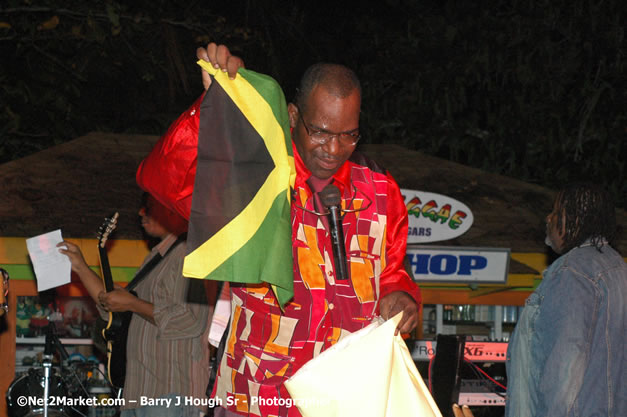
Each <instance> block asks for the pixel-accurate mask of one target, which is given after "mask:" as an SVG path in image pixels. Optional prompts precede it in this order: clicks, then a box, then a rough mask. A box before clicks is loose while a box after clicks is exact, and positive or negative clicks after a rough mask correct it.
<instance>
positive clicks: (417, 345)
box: [407, 340, 507, 362]
mask: <svg viewBox="0 0 627 417" xmlns="http://www.w3.org/2000/svg"><path fill="white" fill-rule="evenodd" d="M412 343H413V345H412ZM407 346H408V347H409V349H410V351H411V356H412V359H413V360H414V361H429V360H431V358H432V357H433V355H435V350H436V346H437V342H434V341H431V340H413V341H409V340H408V341H407ZM506 354H507V342H472V341H466V343H465V347H464V359H466V360H469V361H472V362H505V358H506Z"/></svg>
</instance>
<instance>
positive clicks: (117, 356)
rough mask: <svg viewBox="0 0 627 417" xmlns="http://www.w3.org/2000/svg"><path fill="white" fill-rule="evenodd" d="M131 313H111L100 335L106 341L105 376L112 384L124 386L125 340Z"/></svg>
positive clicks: (119, 386)
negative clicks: (111, 315) (111, 316)
mask: <svg viewBox="0 0 627 417" xmlns="http://www.w3.org/2000/svg"><path fill="white" fill-rule="evenodd" d="M132 318H133V313H131V312H130V311H126V312H123V313H113V319H112V320H110V321H109V323H108V326H107V327H106V328H104V329H102V337H103V338H104V340H105V341H106V342H107V377H108V378H109V381H110V382H111V384H113V386H115V387H118V388H123V387H124V378H125V377H126V342H127V339H128V328H129V325H130V324H131V319H132Z"/></svg>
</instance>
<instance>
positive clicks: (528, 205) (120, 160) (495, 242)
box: [0, 133, 627, 254]
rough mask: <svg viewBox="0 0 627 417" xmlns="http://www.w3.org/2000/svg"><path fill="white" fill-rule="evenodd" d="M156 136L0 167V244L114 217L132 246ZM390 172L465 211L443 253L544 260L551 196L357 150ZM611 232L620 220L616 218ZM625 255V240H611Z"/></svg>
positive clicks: (89, 232)
mask: <svg viewBox="0 0 627 417" xmlns="http://www.w3.org/2000/svg"><path fill="white" fill-rule="evenodd" d="M157 139H158V138H157V137H156V136H146V135H122V134H110V133H90V134H88V135H86V136H83V137H80V138H78V139H75V140H72V141H69V142H67V143H64V144H62V145H58V146H55V147H53V148H50V149H47V150H44V151H41V152H39V153H37V154H34V155H30V156H28V157H25V158H22V159H19V160H15V161H11V162H8V163H6V164H3V165H0V178H2V181H0V195H2V199H1V200H0V217H1V218H2V223H1V224H0V236H1V237H31V236H35V235H38V234H41V233H44V232H48V231H50V230H54V229H57V228H61V230H62V232H63V235H64V236H66V237H74V238H93V237H95V233H96V231H97V229H98V227H99V226H100V224H101V223H102V221H103V219H104V217H106V216H108V215H110V214H111V213H113V212H114V211H119V212H120V222H119V226H118V230H117V231H116V235H115V238H117V239H140V238H141V237H142V235H141V230H140V228H139V225H138V222H137V209H138V207H139V202H140V196H141V191H140V190H139V188H138V187H137V185H136V183H135V171H136V170H137V166H138V164H139V162H140V161H141V160H142V159H143V158H144V157H145V156H146V155H147V154H148V152H149V151H150V150H151V149H152V146H153V145H154V144H155V142H156V141H157ZM360 149H361V150H362V151H363V152H364V153H366V154H367V155H369V156H370V157H372V158H373V159H375V160H377V161H378V162H379V163H380V164H381V165H382V166H384V167H385V168H387V169H388V170H390V172H391V173H392V174H393V175H394V177H395V178H396V180H397V181H398V183H399V184H400V186H401V187H402V188H409V189H415V190H422V191H429V192H434V193H439V194H444V195H448V196H450V197H453V198H455V199H457V200H459V201H461V202H463V203H464V204H466V205H467V206H468V207H470V209H471V210H472V211H473V214H474V218H475V220H474V224H473V226H472V228H471V229H470V230H469V231H468V232H467V233H466V234H464V235H462V236H461V237H459V238H457V239H455V240H453V241H447V242H443V244H446V245H457V246H482V247H507V248H511V249H512V251H513V252H544V251H545V250H546V248H545V246H544V243H543V242H544V217H545V216H546V214H547V213H548V212H549V211H550V208H551V201H552V198H553V195H554V194H553V192H552V191H551V190H548V189H546V188H543V187H540V186H538V185H534V184H529V183H526V182H523V181H519V180H515V179H512V178H508V177H504V176H501V175H495V174H490V173H487V172H485V171H481V170H479V169H474V168H469V167H466V166H463V165H460V164H456V163H453V162H449V161H445V160H442V159H439V158H434V157H431V156H428V155H425V154H423V153H420V152H416V151H410V150H407V149H404V148H402V147H400V146H395V145H362V146H361V148H360ZM617 214H618V222H619V225H622V226H623V227H624V226H627V214H626V213H625V211H622V210H619V211H618V213H617ZM617 246H618V248H619V250H621V252H622V253H623V254H625V253H626V252H627V239H625V238H624V236H623V238H622V239H619V240H618V245H617Z"/></svg>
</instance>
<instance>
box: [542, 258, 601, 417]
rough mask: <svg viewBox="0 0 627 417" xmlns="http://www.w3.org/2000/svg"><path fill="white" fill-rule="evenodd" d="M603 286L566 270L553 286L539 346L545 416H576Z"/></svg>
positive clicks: (546, 302) (549, 289)
mask: <svg viewBox="0 0 627 417" xmlns="http://www.w3.org/2000/svg"><path fill="white" fill-rule="evenodd" d="M599 302H600V293H599V289H598V288H597V287H596V286H595V285H594V284H593V282H592V281H591V280H589V279H588V278H586V277H584V276H582V275H580V274H578V273H576V272H573V271H571V270H569V269H562V270H561V271H560V272H559V273H558V275H556V276H555V277H553V278H552V279H551V281H550V284H549V286H548V287H547V289H546V291H545V295H544V299H543V300H542V305H541V307H540V310H539V315H538V318H537V319H536V321H535V331H534V339H533V346H534V349H536V350H537V352H538V355H534V357H536V358H537V360H538V361H539V363H538V366H539V367H540V369H541V370H540V373H539V375H538V380H537V381H531V382H532V383H533V384H537V387H538V388H537V392H538V394H539V397H538V405H537V409H538V411H539V412H540V413H539V414H541V415H546V416H555V417H558V416H566V415H570V414H571V411H572V407H573V405H574V403H575V400H576V399H577V398H578V396H579V395H580V389H581V386H582V384H583V379H584V374H585V372H586V369H587V367H588V361H589V355H590V347H591V344H592V343H593V339H594V335H593V334H592V332H593V330H594V326H593V323H594V321H595V320H596V315H597V314H598V304H599Z"/></svg>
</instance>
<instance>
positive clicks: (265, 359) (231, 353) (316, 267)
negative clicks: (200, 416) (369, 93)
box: [138, 44, 420, 417]
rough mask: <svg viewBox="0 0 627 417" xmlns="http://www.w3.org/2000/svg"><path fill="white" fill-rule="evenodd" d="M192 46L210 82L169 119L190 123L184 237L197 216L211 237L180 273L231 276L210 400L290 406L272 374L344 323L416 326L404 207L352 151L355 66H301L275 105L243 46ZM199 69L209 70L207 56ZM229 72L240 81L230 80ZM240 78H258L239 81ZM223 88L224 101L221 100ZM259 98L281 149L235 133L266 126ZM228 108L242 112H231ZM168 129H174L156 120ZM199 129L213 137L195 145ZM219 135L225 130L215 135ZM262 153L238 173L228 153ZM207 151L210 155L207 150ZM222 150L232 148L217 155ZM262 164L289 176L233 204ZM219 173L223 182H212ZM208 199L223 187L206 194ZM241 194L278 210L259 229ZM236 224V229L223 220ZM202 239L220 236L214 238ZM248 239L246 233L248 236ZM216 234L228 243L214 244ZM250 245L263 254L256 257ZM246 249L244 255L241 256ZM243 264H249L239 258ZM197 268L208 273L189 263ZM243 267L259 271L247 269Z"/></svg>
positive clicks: (238, 406)
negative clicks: (199, 98)
mask: <svg viewBox="0 0 627 417" xmlns="http://www.w3.org/2000/svg"><path fill="white" fill-rule="evenodd" d="M197 55H198V57H199V58H200V59H204V60H205V61H209V62H211V64H212V65H213V66H214V68H216V69H217V70H216V71H213V72H212V75H211V76H210V75H209V73H207V72H203V81H204V83H205V87H206V88H208V91H207V93H206V96H205V97H204V99H203V104H202V105H200V107H198V109H199V110H200V111H195V109H192V110H191V111H187V112H186V113H184V114H183V115H182V116H181V117H180V118H179V120H178V121H177V125H179V126H185V125H186V124H187V125H192V126H193V127H196V126H198V166H197V171H196V173H195V183H194V191H193V193H194V195H193V199H192V202H191V210H190V211H191V214H190V213H189V212H188V213H183V214H189V215H190V239H192V240H193V239H195V238H194V237H193V236H194V233H195V232H194V230H193V229H194V223H196V227H197V228H198V229H196V230H200V229H203V228H206V227H207V225H209V228H210V229H212V231H210V232H207V231H204V232H203V231H201V232H197V237H198V236H200V235H211V239H209V240H208V241H207V243H202V240H203V239H200V242H197V243H192V245H191V247H192V250H191V252H190V254H189V255H188V257H187V258H186V265H185V270H184V274H185V275H186V276H192V277H196V278H210V279H223V280H229V281H231V283H230V289H231V320H230V324H229V328H228V329H227V332H228V333H227V336H226V345H225V348H224V354H223V356H222V358H221V362H220V365H219V368H218V376H217V381H216V384H215V386H214V389H213V397H215V399H216V402H217V403H218V404H219V405H220V407H219V408H218V409H216V412H215V415H216V416H237V415H249V416H267V415H273V416H290V417H291V416H300V413H299V411H298V409H297V408H296V407H291V406H290V402H289V401H286V400H287V399H289V398H290V397H289V393H288V392H287V389H286V388H285V386H284V382H285V381H286V380H287V379H288V378H289V377H290V376H291V375H293V374H294V373H295V372H296V371H297V370H298V369H299V368H300V367H301V366H302V365H304V364H305V363H306V362H308V361H309V360H311V359H312V358H314V357H315V356H317V355H318V354H319V353H321V352H322V351H324V350H325V349H327V348H328V347H330V346H332V345H333V344H335V343H336V342H337V341H338V340H340V339H341V338H342V337H343V336H345V335H347V334H349V333H352V332H355V331H357V330H360V329H362V328H364V327H366V326H367V325H368V324H370V323H371V321H372V320H373V319H374V318H375V317H376V316H377V315H381V316H382V317H383V318H385V319H388V318H390V317H392V316H394V315H396V314H397V313H400V312H403V316H402V319H401V321H400V323H399V325H398V328H397V332H402V333H407V332H410V331H411V330H412V329H413V328H414V327H415V326H416V324H417V316H418V309H419V304H420V294H419V290H418V287H417V286H416V284H415V283H414V282H413V280H412V279H411V278H410V277H409V276H408V274H407V272H406V271H405V269H404V267H403V261H404V258H405V249H406V242H407V211H406V208H405V205H404V201H403V198H402V196H401V194H400V190H399V187H398V185H397V184H396V182H395V181H394V179H393V178H392V177H391V176H390V174H389V173H388V172H387V171H385V170H383V169H382V168H381V167H379V166H378V165H377V164H376V163H374V162H373V161H371V160H369V159H367V158H366V157H365V156H363V155H361V154H359V153H358V152H355V147H356V145H357V142H358V141H359V139H360V134H359V114H360V107H361V87H360V83H359V80H358V79H357V77H356V75H355V74H354V72H353V71H351V70H350V69H348V68H346V67H344V66H341V65H335V64H316V65H314V66H312V67H310V68H309V69H308V70H307V71H306V73H305V74H304V76H303V78H302V80H301V84H300V88H299V90H298V94H297V97H296V98H295V100H294V102H293V103H290V104H289V105H287V108H286V109H285V107H284V106H285V104H284V99H283V97H282V94H280V97H279V98H278V99H277V103H279V104H277V105H273V104H272V100H273V99H272V97H273V94H270V93H268V90H269V89H271V88H269V87H268V86H267V85H266V84H265V80H259V79H258V78H256V77H258V74H255V73H253V72H252V71H247V70H245V69H243V62H242V61H241V59H239V58H237V57H234V56H231V54H230V53H229V51H228V49H227V48H226V47H224V46H219V47H218V46H217V45H215V44H210V45H209V46H208V48H207V49H203V48H201V49H199V50H198V52H197ZM240 67H241V69H240ZM203 68H206V69H208V70H209V71H210V70H211V67H210V66H209V65H206V63H205V66H203ZM220 69H222V71H220ZM227 76H228V78H230V80H229V79H227ZM216 81H218V82H216ZM238 82H239V83H245V84H246V85H244V86H243V87H237V85H238V84H237V83H238ZM210 85H211V86H210ZM249 85H250V86H253V87H254V88H253V89H252V90H256V91H252V90H251V91H249V90H246V89H247V88H249ZM242 91H244V92H242ZM257 92H259V94H258V96H259V97H260V98H261V99H263V100H261V101H268V102H269V103H270V105H269V107H268V106H267V104H266V103H258V102H254V103H252V104H251V103H249V102H248V101H249V100H251V99H250V97H257ZM242 97H243V98H242ZM275 98H276V97H275ZM247 100H248V101H247ZM253 100H257V99H256V98H255V99H253ZM225 101H227V102H230V101H232V102H233V103H234V104H235V105H234V106H231V105H230V104H228V105H224V102H225ZM281 102H282V103H283V104H282V105H283V108H282V109H281ZM266 107H268V108H270V109H271V111H268V114H269V115H271V116H270V118H272V117H274V118H276V120H277V121H278V124H279V125H282V126H284V128H283V129H274V130H275V133H276V134H278V136H281V132H284V135H283V136H284V138H285V142H284V144H283V146H284V147H286V152H285V154H284V155H283V154H282V153H281V152H278V151H277V150H276V149H273V146H275V145H274V144H272V143H270V141H268V140H266V139H264V141H265V142H263V141H260V143H265V146H266V147H267V148H268V150H267V151H266V150H263V151H262V150H254V151H251V148H253V149H255V148H254V147H255V146H256V145H255V144H254V143H253V141H251V142H246V143H245V144H244V146H239V145H238V141H240V140H241V136H242V135H244V136H246V135H250V136H255V135H259V136H265V134H264V133H262V132H265V131H268V130H272V129H267V128H266V127H264V126H265V125H264V126H261V124H260V122H258V121H257V116H256V113H259V112H263V111H264V110H263V109H264V108H266ZM233 113H235V116H236V117H233ZM240 115H243V116H245V117H243V118H242V119H241V120H240V119H238V117H239V116H240ZM283 119H285V120H283ZM238 120H239V121H238ZM283 122H285V123H283ZM264 123H265V122H264ZM249 125H250V126H252V128H251V129H249V127H248V126H249ZM192 131H193V129H192ZM234 131H237V132H238V133H237V137H234V136H233V135H234V133H233V132H234ZM175 133H176V132H173V131H172V129H171V131H169V132H168V134H170V135H171V134H175ZM290 136H291V138H290ZM209 137H210V138H211V139H210V140H211V141H214V142H212V143H213V144H212V145H209V146H208V147H206V148H205V149H204V150H203V146H204V145H203V143H204V142H205V139H206V138H209ZM220 137H221V138H227V139H228V140H226V141H224V142H223V143H220V144H216V143H215V140H216V138H220ZM290 139H291V140H290ZM240 145H241V144H240ZM226 148H229V150H228V152H227V151H225V149H226ZM231 148H233V149H231ZM235 148H237V149H235ZM240 152H241V153H243V154H244V155H245V156H244V157H243V156H242V154H241V153H240ZM227 153H228V154H229V155H228V158H227V157H226V156H227V155H226V154H227ZM261 153H263V154H266V153H267V154H268V155H269V156H268V158H267V159H268V160H269V161H273V162H272V163H271V164H270V165H271V166H274V167H275V169H272V170H270V171H268V173H267V174H262V173H258V172H255V173H252V174H251V173H249V174H247V177H246V176H242V175H239V176H237V175H236V174H234V172H235V171H237V166H240V167H246V169H244V171H246V170H247V169H248V168H249V167H258V166H259V165H260V164H259V163H257V161H253V159H255V158H256V157H257V155H258V154H261ZM277 155H281V157H278V156H277ZM205 158H208V159H211V162H208V163H205ZM226 159H230V161H229V162H228V163H226V164H225V160H226ZM251 161H252V162H251ZM281 161H287V163H286V165H285V166H286V167H287V166H290V165H291V166H292V168H291V169H292V174H291V175H290V169H289V168H285V171H283V172H284V173H283V174H280V173H277V172H278V171H277V169H278V168H280V167H281V166H282V162H281ZM216 164H217V165H216ZM207 166H209V167H210V168H207ZM216 166H218V167H220V168H215V167H216ZM212 167H213V168H212ZM140 169H141V168H140ZM294 169H295V176H294V175H293V170H294ZM207 173H209V174H208V175H207ZM273 175H274V176H276V177H281V178H287V179H289V180H290V182H289V185H291V187H290V186H288V187H287V188H288V189H287V190H286V192H278V193H276V192H275V193H273V194H272V196H273V198H269V199H266V200H267V201H268V204H266V205H263V204H260V203H259V204H258V199H257V198H256V197H254V198H252V199H251V200H250V202H249V203H248V205H247V206H246V208H235V209H234V208H233V206H234V204H233V203H232V202H231V201H232V200H233V199H232V198H231V194H234V193H241V190H242V189H245V188H246V187H247V183H248V182H255V179H256V178H258V177H261V178H262V179H264V180H263V181H262V180H259V181H258V182H259V183H260V184H262V185H260V187H259V188H260V190H261V191H263V190H264V189H266V191H267V186H268V183H271V182H274V179H273V178H274V177H273ZM249 177H255V178H249ZM139 178H140V175H139V173H138V181H139ZM139 182H140V185H141V181H139ZM216 184H218V185H216ZM218 186H219V187H222V188H225V189H227V191H225V192H224V193H218V191H217V188H216V187H218ZM328 186H332V187H331V188H330V189H329V188H326V187H328ZM201 190H202V191H201ZM323 190H324V192H323ZM329 190H330V191H331V192H330V193H329V192H328V191H329ZM218 194H219V195H218ZM224 194H226V196H227V197H228V201H229V203H228V204H227V203H225V202H224V200H225V197H224ZM215 196H218V197H215ZM329 196H330V198H329ZM286 197H287V198H286ZM216 199H217V200H221V202H220V203H219V204H217V205H216V203H214V200H216ZM209 200H211V202H209ZM247 201H248V200H247ZM284 202H286V204H283V203H284ZM251 206H254V207H267V212H268V213H269V214H268V216H272V215H273V213H275V214H276V213H278V215H277V217H282V218H283V222H281V221H279V222H277V223H276V224H279V226H276V227H272V228H270V227H266V226H264V225H265V224H266V223H265V221H264V222H257V223H255V222H254V221H248V220H242V219H243V217H245V216H246V215H247V213H246V212H247V208H248V207H251ZM329 207H331V208H335V209H336V210H339V212H340V213H341V217H340V219H339V220H338V221H331V219H330V217H329V216H328V212H329ZM218 209H219V210H220V211H222V210H225V211H229V210H232V211H233V212H234V213H233V215H232V216H230V217H229V219H227V220H224V219H217V218H216V215H215V213H216V212H217V211H218ZM185 210H187V208H185V209H184V210H183V211H185ZM257 211H259V210H257ZM265 211H266V209H265V208H264V212H265ZM203 213H205V214H203ZM288 213H289V214H288ZM194 219H196V222H195V221H194ZM201 223H202V224H201ZM338 223H339V224H338ZM242 225H255V227H256V228H255V230H254V231H253V232H250V230H249V229H250V227H245V226H242ZM338 227H339V228H340V229H341V230H339V235H340V236H342V235H343V236H342V237H343V239H342V241H341V243H340V245H341V246H343V247H342V248H341V249H344V251H341V252H345V259H339V258H338V257H337V256H334V254H335V253H336V249H337V243H336V244H335V246H334V243H333V242H332V236H331V235H332V234H334V233H336V234H337V232H338V230H336V228H338ZM225 230H226V231H227V232H229V233H226V232H225ZM236 230H237V231H239V232H237V233H234V231H236ZM290 233H291V235H290ZM242 234H245V235H247V236H248V235H250V239H249V238H248V237H247V238H246V242H243V243H241V244H234V243H233V241H234V240H238V239H239V237H240V235H242ZM290 236H291V242H290V240H289V239H290ZM334 236H336V235H335V234H334ZM196 239H197V238H196ZM212 241H219V242H220V244H217V243H216V244H213V246H212V243H211V242H212ZM250 241H256V243H255V246H254V248H256V249H254V248H253V247H251V246H250V245H249V243H248V242H250ZM286 241H287V242H288V244H287V246H284V243H283V242H286ZM225 247H226V248H227V249H228V253H234V256H231V257H227V256H226V255H224V254H223V253H222V252H225V251H226V250H227V249H224V248H225ZM268 247H276V249H277V250H275V251H274V252H272V253H274V254H276V255H272V256H270V255H267V250H268ZM194 248H195V249H194ZM209 248H212V250H209ZM282 248H286V250H285V249H282ZM231 249H233V250H232V251H231ZM290 249H291V258H289V252H290ZM258 253H264V254H266V255H264V256H263V259H256V257H259V256H258ZM214 254H215V255H216V256H214ZM244 255H245V256H244ZM281 255H288V257H287V258H286V259H288V261H289V263H288V264H283V265H282V266H280V267H279V266H276V267H275V266H273V265H274V264H278V263H280V261H279V260H277V258H279V257H281ZM238 256H239V257H238ZM212 258H219V259H220V260H219V261H215V260H213V259H212ZM222 259H224V260H222ZM233 259H238V261H233ZM246 259H250V260H251V262H244V261H243V260H246ZM212 262H213V263H215V264H216V265H212ZM338 262H342V263H344V265H345V267H346V268H345V269H346V271H347V274H346V275H347V276H341V275H340V274H338V273H337V271H338V269H339V265H338ZM251 264H252V265H255V268H256V269H259V270H260V271H254V270H249V269H246V268H248V267H250V265H251ZM198 265H200V267H199V266H198ZM268 265H270V266H268ZM285 265H287V266H288V268H287V269H286V268H285ZM203 268H204V269H203ZM207 268H209V270H211V271H212V273H210V274H204V273H203V272H201V271H203V270H207ZM279 271H280V272H279ZM253 275H254V276H259V277H260V278H259V279H257V278H251V277H252V276H253ZM373 360H376V358H373ZM364 366H368V364H364ZM329 377H330V378H332V375H330V376H329Z"/></svg>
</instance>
